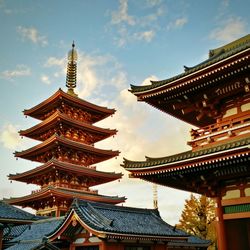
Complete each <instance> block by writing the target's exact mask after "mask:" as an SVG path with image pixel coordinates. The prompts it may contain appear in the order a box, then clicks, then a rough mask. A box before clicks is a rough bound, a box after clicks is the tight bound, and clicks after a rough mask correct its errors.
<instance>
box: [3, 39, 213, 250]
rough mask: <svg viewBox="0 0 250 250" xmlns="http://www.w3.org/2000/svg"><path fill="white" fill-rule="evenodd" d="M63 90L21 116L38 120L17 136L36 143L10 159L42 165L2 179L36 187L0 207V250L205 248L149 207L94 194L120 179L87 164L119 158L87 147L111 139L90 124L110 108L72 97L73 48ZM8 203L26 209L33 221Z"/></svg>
mask: <svg viewBox="0 0 250 250" xmlns="http://www.w3.org/2000/svg"><path fill="white" fill-rule="evenodd" d="M66 86H67V87H68V92H67V93H66V92H64V91H62V90H61V89H59V90H58V91H57V92H56V93H55V94H54V95H52V96H51V97H49V98H48V99H47V100H45V101H43V102H41V103H40V104H38V105H36V106H35V107H33V108H31V109H29V110H25V111H24V114H25V115H27V116H31V117H34V118H36V119H38V120H40V121H41V122H40V123H38V124H37V125H35V126H34V127H32V128H29V129H27V130H22V131H20V135H21V136H26V137H29V138H31V139H35V140H38V141H40V143H39V144H38V145H36V146H34V147H31V148H30V149H27V150H24V151H21V152H15V156H16V157H20V158H24V159H28V160H32V161H37V162H40V163H42V165H40V166H38V167H36V168H34V169H31V170H29V171H26V172H23V173H19V174H14V175H9V179H10V180H17V181H21V182H24V183H32V184H36V185H38V186H40V189H39V190H38V191H33V192H32V193H31V194H30V195H27V196H24V197H20V198H10V199H4V201H1V202H0V250H2V249H8V250H45V249H50V250H59V249H63V250H68V249H70V250H115V249H116V250H178V249H179V250H206V249H207V247H208V246H209V245H210V242H209V241H207V240H203V239H199V238H197V237H194V236H191V235H189V234H187V233H186V232H184V231H182V230H179V229H177V228H176V227H175V226H171V225H169V224H168V223H166V222H165V221H164V220H163V219H162V218H161V216H160V213H159V211H158V209H157V208H155V209H145V208H133V207H125V206H121V203H123V202H124V201H125V198H124V197H118V196H104V195H99V194H98V193H97V191H94V190H92V189H90V188H91V187H93V186H95V185H99V184H103V183H107V182H110V181H114V180H118V179H120V178H121V177H122V174H117V173H107V172H102V171H97V170H96V168H95V167H94V166H93V165H94V164H96V163H99V162H102V161H104V160H108V159H110V158H112V157H116V156H117V155H118V154H119V152H118V151H112V150H103V149H98V148H96V147H95V146H94V144H95V143H96V142H98V141H100V140H103V139H105V138H108V137H109V136H111V135H115V134H116V132H117V131H116V130H111V129H103V128H99V127H97V126H94V125H93V124H94V123H95V122H97V121H100V120H101V119H104V118H106V117H108V116H110V115H112V114H114V112H115V110H113V109H108V108H105V107H100V106H97V105H94V104H92V103H89V102H87V101H84V100H82V99H80V98H78V97H77V96H76V94H75V92H74V88H75V87H76V51H75V49H74V44H73V48H72V50H71V51H70V52H69V57H68V72H67V84H66ZM7 203H9V204H7ZM12 205H18V206H22V207H31V208H33V209H35V210H36V211H37V215H32V214H29V213H27V212H24V211H22V210H20V209H19V208H16V207H14V206H12ZM155 205H156V207H157V204H155ZM8 210H9V211H10V212H7V211H8ZM2 241H3V248H2Z"/></svg>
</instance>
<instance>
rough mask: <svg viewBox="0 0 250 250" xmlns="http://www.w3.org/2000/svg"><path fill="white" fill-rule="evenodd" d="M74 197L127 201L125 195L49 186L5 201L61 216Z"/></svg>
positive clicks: (39, 212)
mask: <svg viewBox="0 0 250 250" xmlns="http://www.w3.org/2000/svg"><path fill="white" fill-rule="evenodd" d="M74 198H79V199H82V200H88V201H95V202H103V203H109V204H118V203H121V202H124V201H125V198H124V197H118V196H105V195H98V193H97V191H89V192H84V191H79V190H77V189H68V188H62V187H54V186H48V187H46V188H42V189H40V190H37V191H33V192H32V193H31V194H30V195H26V196H23V197H20V198H10V199H8V200H7V199H6V200H5V202H7V203H8V204H12V205H17V206H22V207H31V208H33V209H35V210H37V215H52V212H55V214H54V216H60V215H63V214H65V212H66V211H67V210H68V208H69V207H70V205H71V203H72V201H73V199H74ZM48 212H49V214H48Z"/></svg>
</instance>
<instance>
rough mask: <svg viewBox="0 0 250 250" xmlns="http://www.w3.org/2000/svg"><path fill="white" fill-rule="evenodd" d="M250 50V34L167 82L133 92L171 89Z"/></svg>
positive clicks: (223, 47) (135, 87) (138, 88)
mask: <svg viewBox="0 0 250 250" xmlns="http://www.w3.org/2000/svg"><path fill="white" fill-rule="evenodd" d="M249 49H250V34H249V35H246V36H244V37H242V38H240V39H238V40H236V41H233V42H231V43H229V44H226V45H224V46H222V47H220V48H218V49H213V50H210V57H209V58H208V59H207V60H205V61H203V62H201V63H199V64H197V65H196V66H193V67H185V72H184V73H181V74H179V75H176V76H174V77H171V78H168V79H166V80H160V81H151V83H152V84H150V85H144V86H135V85H131V92H132V93H134V94H135V95H139V94H143V93H145V94H146V93H147V92H150V91H151V90H155V89H158V88H161V87H163V86H165V85H166V86H169V88H170V87H171V86H172V85H174V84H175V83H176V81H177V80H179V79H184V78H186V77H188V76H190V75H192V74H193V73H195V72H197V71H201V70H204V69H206V68H208V67H210V66H211V65H214V64H216V63H218V62H221V61H223V60H225V59H227V58H230V57H233V56H234V55H237V54H239V53H241V52H242V51H245V50H249Z"/></svg>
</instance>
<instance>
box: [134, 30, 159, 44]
mask: <svg viewBox="0 0 250 250" xmlns="http://www.w3.org/2000/svg"><path fill="white" fill-rule="evenodd" d="M154 36H155V31H154V30H148V31H143V32H138V33H135V34H134V37H135V39H136V40H144V41H146V42H151V40H152V39H153V38H154Z"/></svg>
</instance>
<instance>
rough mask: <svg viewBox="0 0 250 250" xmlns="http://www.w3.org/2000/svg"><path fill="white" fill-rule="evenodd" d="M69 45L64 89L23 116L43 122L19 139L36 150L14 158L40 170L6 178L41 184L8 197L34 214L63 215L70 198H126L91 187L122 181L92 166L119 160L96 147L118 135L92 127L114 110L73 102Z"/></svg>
mask: <svg viewBox="0 0 250 250" xmlns="http://www.w3.org/2000/svg"><path fill="white" fill-rule="evenodd" d="M74 47H75V45H74V43H73V45H72V50H70V52H69V54H68V67H67V78H66V87H67V88H68V91H67V93H66V92H64V91H62V90H61V89H59V90H58V91H57V92H56V93H54V94H53V95H52V96H51V97H49V98H48V99H46V100H45V101H43V102H41V103H40V104H38V105H36V106H34V107H33V108H31V109H28V110H24V114H25V115H26V116H30V117H33V118H36V119H38V120H40V121H41V122H40V123H39V124H37V125H35V126H33V127H31V128H29V129H27V130H21V131H20V135H21V136H26V137H29V138H31V139H35V140H38V141H40V143H39V144H38V145H36V146H34V147H31V148H29V149H27V150H24V151H21V152H15V156H16V157H20V158H23V159H27V160H31V161H36V162H40V163H42V165H40V166H38V167H36V168H34V169H31V170H29V171H26V172H23V173H18V174H15V175H12V174H11V175H9V179H10V180H17V181H22V182H25V183H28V184H29V183H31V184H36V185H39V186H40V187H41V188H40V189H39V190H37V191H32V193H31V194H30V195H27V196H23V197H19V198H11V199H9V200H8V203H10V204H12V205H19V206H22V207H31V208H33V209H35V210H37V214H38V215H45V216H61V215H64V214H65V212H66V211H67V210H68V208H69V206H70V205H71V202H72V200H73V198H80V199H83V200H88V201H98V202H104V203H109V204H118V203H121V202H124V201H125V198H124V197H117V196H104V195H99V194H98V192H97V191H96V190H91V189H90V187H92V186H95V185H99V184H103V183H107V182H110V181H113V180H117V179H120V178H121V176H122V174H120V173H119V174H118V173H107V172H101V171H97V170H96V168H95V167H94V166H93V164H96V163H99V162H102V161H105V160H108V159H110V158H113V157H116V156H118V155H119V151H112V150H103V149H98V148H95V147H94V143H96V142H98V141H101V140H103V139H106V138H108V137H110V136H113V135H115V134H116V132H117V130H115V129H113V130H111V129H103V128H99V127H97V126H94V125H93V124H94V123H96V122H98V121H100V120H102V119H104V118H107V117H109V116H110V115H113V114H114V113H115V110H114V109H108V108H106V107H101V106H97V105H95V104H92V103H89V102H87V101H85V100H82V99H80V98H78V97H77V95H76V94H75V92H74V88H75V87H76V67H77V64H76V61H77V53H76V50H75V48H74Z"/></svg>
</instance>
